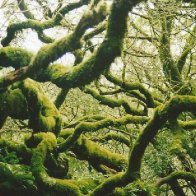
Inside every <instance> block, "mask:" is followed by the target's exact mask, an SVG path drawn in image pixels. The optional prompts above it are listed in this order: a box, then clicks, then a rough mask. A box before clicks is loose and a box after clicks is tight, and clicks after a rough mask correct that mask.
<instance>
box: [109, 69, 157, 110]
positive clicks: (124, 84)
mask: <svg viewBox="0 0 196 196" xmlns="http://www.w3.org/2000/svg"><path fill="white" fill-rule="evenodd" d="M105 77H106V78H107V79H108V80H109V81H110V82H113V83H114V84H116V85H118V86H120V87H121V88H123V89H124V90H127V91H133V90H138V91H139V92H140V93H142V94H143V95H144V96H145V98H146V101H145V103H146V104H147V105H148V107H150V108H151V107H152V108H153V107H154V106H155V103H154V99H153V96H152V95H151V93H150V92H149V91H148V90H147V89H146V88H144V87H143V85H142V84H140V83H129V82H123V81H121V80H119V79H118V78H115V77H114V76H112V75H111V74H110V73H107V74H105ZM142 101H144V99H142Z"/></svg>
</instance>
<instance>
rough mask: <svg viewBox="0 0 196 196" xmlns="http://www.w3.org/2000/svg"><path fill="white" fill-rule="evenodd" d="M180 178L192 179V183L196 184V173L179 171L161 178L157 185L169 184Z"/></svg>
mask: <svg viewBox="0 0 196 196" xmlns="http://www.w3.org/2000/svg"><path fill="white" fill-rule="evenodd" d="M179 179H182V180H186V181H190V182H191V183H192V184H196V174H194V173H191V172H185V171H178V172H173V173H171V174H170V175H168V176H166V177H164V178H162V179H160V180H159V181H158V182H157V184H156V186H158V187H160V186H162V185H163V184H169V183H170V182H172V181H174V180H179Z"/></svg>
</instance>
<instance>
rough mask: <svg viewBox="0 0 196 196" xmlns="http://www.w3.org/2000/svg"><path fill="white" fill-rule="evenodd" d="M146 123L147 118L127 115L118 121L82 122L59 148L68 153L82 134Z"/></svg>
mask: <svg viewBox="0 0 196 196" xmlns="http://www.w3.org/2000/svg"><path fill="white" fill-rule="evenodd" d="M146 121H148V118H147V117H139V116H131V115H126V116H124V117H122V118H118V119H113V118H105V119H103V120H100V121H97V122H81V123H79V124H78V125H77V126H76V127H75V130H74V133H73V134H72V135H70V136H69V137H68V138H67V139H66V140H65V142H64V143H62V144H61V145H60V146H59V151H66V150H67V149H68V148H70V147H71V146H72V145H73V144H74V143H75V142H76V141H77V139H78V138H79V137H80V135H81V134H82V133H87V132H95V131H97V130H99V129H102V128H105V127H108V126H114V127H119V126H121V125H125V124H128V123H133V122H134V123H145V122H146Z"/></svg>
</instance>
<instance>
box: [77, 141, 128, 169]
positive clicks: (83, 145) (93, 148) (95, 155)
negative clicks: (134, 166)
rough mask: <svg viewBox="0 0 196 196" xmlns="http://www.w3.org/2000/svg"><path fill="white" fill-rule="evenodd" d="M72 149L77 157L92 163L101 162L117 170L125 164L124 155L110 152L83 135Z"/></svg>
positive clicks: (97, 163)
mask: <svg viewBox="0 0 196 196" xmlns="http://www.w3.org/2000/svg"><path fill="white" fill-rule="evenodd" d="M73 151H74V152H75V153H76V154H77V156H78V157H79V158H81V159H85V160H88V161H89V162H90V163H91V164H92V165H99V164H103V165H106V166H107V167H109V168H112V169H115V170H117V171H121V170H123V169H124V168H125V167H126V165H127V160H126V158H125V157H124V156H122V155H120V154H117V153H112V152H110V151H109V150H106V149H105V148H103V147H101V146H99V145H98V144H96V143H94V142H91V141H89V140H88V139H86V138H84V137H81V138H80V139H79V140H78V141H77V143H76V144H75V146H74V147H73Z"/></svg>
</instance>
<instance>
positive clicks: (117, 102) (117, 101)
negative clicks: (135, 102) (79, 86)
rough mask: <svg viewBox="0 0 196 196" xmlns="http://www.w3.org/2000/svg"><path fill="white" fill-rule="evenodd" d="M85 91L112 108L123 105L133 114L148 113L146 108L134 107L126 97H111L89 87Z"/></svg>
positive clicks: (141, 114)
mask: <svg viewBox="0 0 196 196" xmlns="http://www.w3.org/2000/svg"><path fill="white" fill-rule="evenodd" d="M84 92H85V93H88V94H90V95H92V96H93V97H94V98H95V99H97V100H98V101H99V102H100V103H101V104H103V105H107V106H109V107H111V108H115V107H120V106H122V107H123V108H124V109H125V111H126V113H127V114H133V115H138V116H144V115H146V113H145V110H139V109H136V108H134V107H131V106H130V104H129V103H128V101H127V100H126V99H122V98H121V99H114V98H109V97H106V96H103V95H100V94H99V93H98V92H97V91H96V90H94V89H92V88H88V87H85V89H84Z"/></svg>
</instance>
